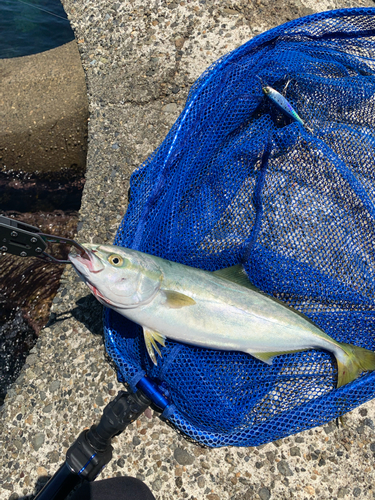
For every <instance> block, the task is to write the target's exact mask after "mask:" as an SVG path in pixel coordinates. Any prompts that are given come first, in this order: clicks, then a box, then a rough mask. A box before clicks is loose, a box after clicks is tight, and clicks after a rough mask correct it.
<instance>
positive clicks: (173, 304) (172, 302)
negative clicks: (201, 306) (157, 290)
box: [163, 290, 196, 309]
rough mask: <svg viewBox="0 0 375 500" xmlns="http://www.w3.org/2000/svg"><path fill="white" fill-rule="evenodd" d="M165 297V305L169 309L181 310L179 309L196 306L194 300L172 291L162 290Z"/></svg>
mask: <svg viewBox="0 0 375 500" xmlns="http://www.w3.org/2000/svg"><path fill="white" fill-rule="evenodd" d="M163 293H164V295H165V297H166V301H165V305H166V306H168V307H170V308H171V309H181V307H188V306H193V305H194V304H196V302H195V300H194V299H192V298H191V297H189V296H188V295H184V294H183V293H180V292H175V291H174V290H163Z"/></svg>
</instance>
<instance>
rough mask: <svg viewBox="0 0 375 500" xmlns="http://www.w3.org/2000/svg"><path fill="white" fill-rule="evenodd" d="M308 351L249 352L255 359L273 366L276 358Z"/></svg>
mask: <svg viewBox="0 0 375 500" xmlns="http://www.w3.org/2000/svg"><path fill="white" fill-rule="evenodd" d="M305 350H306V349H295V350H293V351H278V352H248V354H250V355H251V356H254V358H257V359H259V360H260V361H263V362H264V363H267V365H272V361H273V358H274V357H275V356H281V355H282V354H294V353H295V352H301V351H305Z"/></svg>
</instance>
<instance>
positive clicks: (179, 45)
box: [174, 36, 185, 50]
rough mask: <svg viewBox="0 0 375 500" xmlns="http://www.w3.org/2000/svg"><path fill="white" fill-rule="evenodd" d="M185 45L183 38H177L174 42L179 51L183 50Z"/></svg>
mask: <svg viewBox="0 0 375 500" xmlns="http://www.w3.org/2000/svg"><path fill="white" fill-rule="evenodd" d="M184 43H185V38H183V37H182V36H181V37H179V38H176V40H175V41H174V44H175V46H176V49H178V50H181V49H182V47H183V45H184Z"/></svg>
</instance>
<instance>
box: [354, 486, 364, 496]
mask: <svg viewBox="0 0 375 500" xmlns="http://www.w3.org/2000/svg"><path fill="white" fill-rule="evenodd" d="M361 491H362V490H361V488H358V486H357V487H356V488H354V490H353V497H355V498H357V497H359V495H360V494H361Z"/></svg>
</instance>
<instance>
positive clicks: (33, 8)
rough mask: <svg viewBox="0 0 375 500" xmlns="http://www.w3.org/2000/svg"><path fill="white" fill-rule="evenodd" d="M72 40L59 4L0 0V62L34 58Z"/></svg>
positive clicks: (39, 0) (44, 0)
mask: <svg viewBox="0 0 375 500" xmlns="http://www.w3.org/2000/svg"><path fill="white" fill-rule="evenodd" d="M27 4H29V5H27ZM41 9H42V10H41ZM45 11H48V13H47V12H45ZM52 14H53V15H52ZM73 39H74V34H73V31H72V29H71V27H70V23H69V21H68V19H67V16H66V14H65V11H64V9H63V6H62V4H61V2H60V0H25V1H23V0H22V2H21V0H0V58H9V57H19V56H29V55H31V54H37V53H38V52H43V51H45V50H49V49H54V48H55V47H58V46H59V45H62V44H64V43H67V42H70V41H72V40H73Z"/></svg>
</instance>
